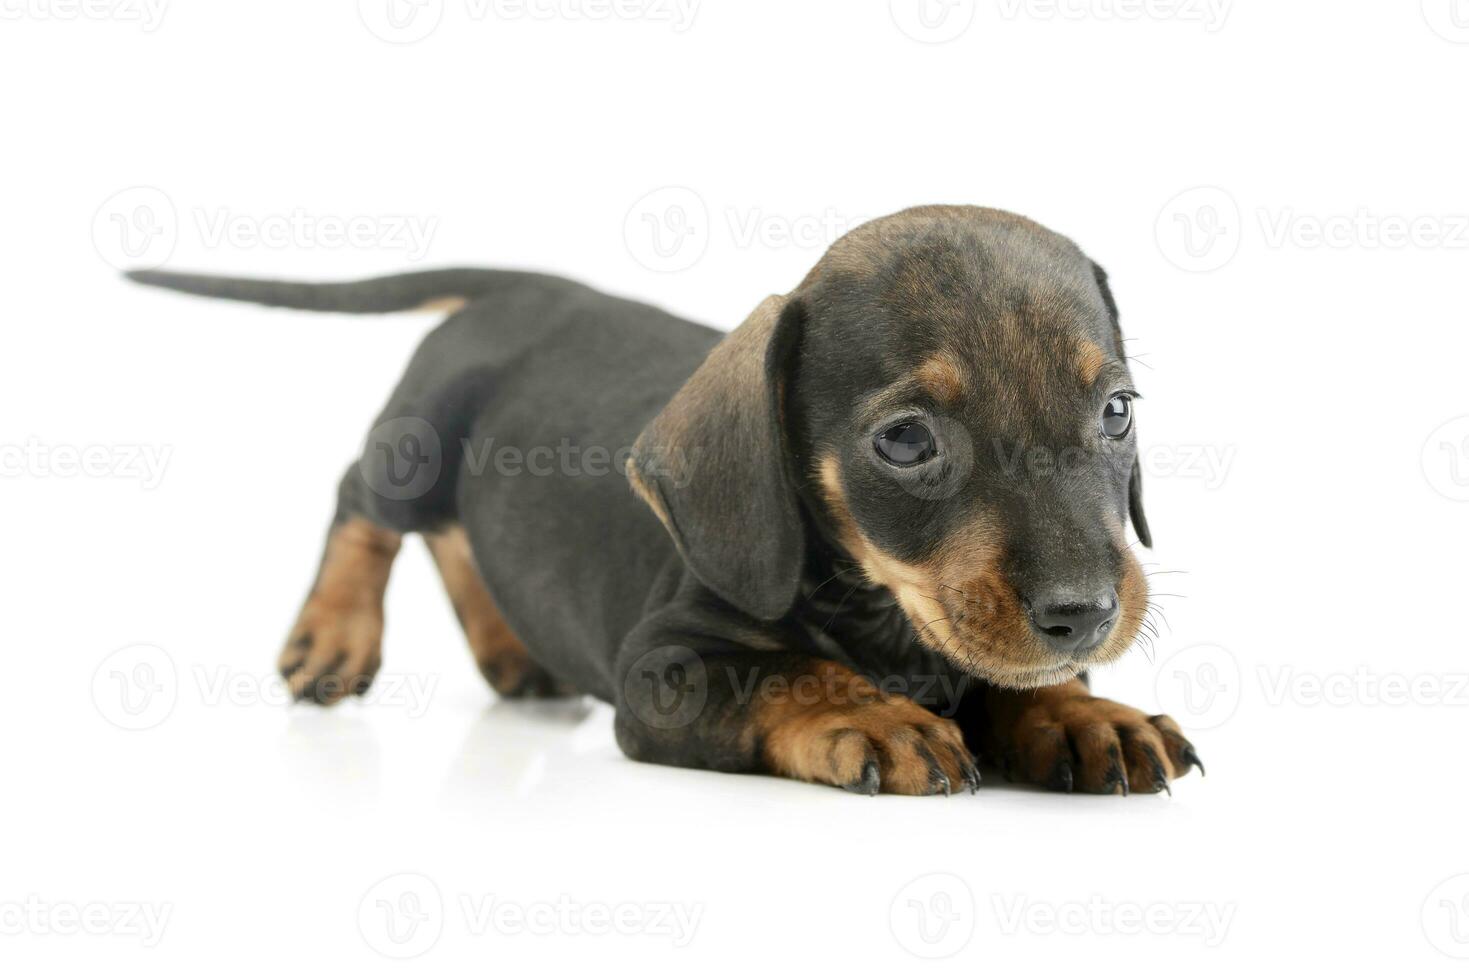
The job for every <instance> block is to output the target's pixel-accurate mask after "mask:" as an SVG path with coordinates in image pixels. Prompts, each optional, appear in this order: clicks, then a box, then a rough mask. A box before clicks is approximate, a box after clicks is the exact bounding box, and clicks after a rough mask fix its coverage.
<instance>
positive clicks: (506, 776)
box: [441, 698, 617, 804]
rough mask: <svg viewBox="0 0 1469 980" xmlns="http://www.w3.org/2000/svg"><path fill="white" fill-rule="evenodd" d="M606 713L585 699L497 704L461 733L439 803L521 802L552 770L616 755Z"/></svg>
mask: <svg viewBox="0 0 1469 980" xmlns="http://www.w3.org/2000/svg"><path fill="white" fill-rule="evenodd" d="M610 712H611V709H610V708H608V707H607V706H606V705H602V704H599V703H597V702H595V701H592V700H591V699H589V698H562V699H555V700H526V701H510V700H496V701H495V702H494V703H492V704H490V705H489V706H488V707H486V708H485V709H484V711H482V712H480V714H479V715H478V717H476V718H475V719H474V721H473V722H472V723H471V724H470V726H469V730H468V731H467V732H466V733H465V735H464V739H463V741H462V742H461V743H460V746H459V751H458V752H456V753H455V755H454V760H453V763H452V764H451V765H450V767H449V770H448V772H447V773H445V776H444V782H443V790H442V794H441V795H442V798H443V801H444V802H446V803H449V804H466V803H476V804H477V803H483V801H484V800H485V799H486V797H501V798H504V797H510V798H517V799H523V798H525V797H527V796H530V795H531V794H533V793H535V792H536V791H537V789H538V788H540V787H541V785H542V783H543V781H544V780H545V778H546V775H547V773H548V772H550V771H551V770H553V769H561V768H572V767H574V766H575V765H576V762H577V759H578V758H579V757H583V756H586V755H588V754H589V753H597V754H599V755H615V754H616V752H617V748H616V745H615V744H614V743H613V741H612V737H611V724H610Z"/></svg>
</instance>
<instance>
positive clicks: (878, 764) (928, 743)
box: [759, 665, 979, 796]
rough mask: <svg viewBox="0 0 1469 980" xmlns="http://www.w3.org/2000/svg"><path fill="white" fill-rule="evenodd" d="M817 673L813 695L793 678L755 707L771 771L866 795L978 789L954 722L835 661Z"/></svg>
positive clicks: (973, 768) (974, 771) (971, 761)
mask: <svg viewBox="0 0 1469 980" xmlns="http://www.w3.org/2000/svg"><path fill="white" fill-rule="evenodd" d="M819 676H820V677H821V680H822V682H823V683H822V684H821V685H820V690H821V691H822V693H821V694H820V695H813V696H810V697H806V696H802V691H803V688H802V686H801V685H800V684H799V682H798V683H797V684H795V685H793V686H792V689H791V692H790V693H789V694H788V696H787V697H786V698H784V699H781V700H775V701H770V702H767V703H766V704H764V705H762V706H761V710H760V712H759V718H760V727H761V729H762V733H761V743H762V746H763V749H764V753H765V757H766V762H767V763H768V764H769V766H770V767H771V769H773V770H774V771H775V772H777V773H779V774H781V775H784V776H793V777H795V778H797V779H804V780H807V781H809V782H814V783H828V784H830V785H832V786H840V787H842V788H843V789H848V790H851V791H853V792H855V793H866V794H868V795H876V794H877V793H880V792H881V793H901V794H905V795H909V796H930V795H933V794H935V793H943V794H945V795H948V794H949V793H951V792H953V791H954V790H956V789H960V788H968V789H969V790H970V791H971V792H973V791H974V790H975V789H977V788H978V786H979V770H978V768H976V766H975V764H974V758H973V757H972V756H971V755H970V754H969V750H968V749H967V748H965V747H964V735H963V733H962V732H960V730H959V726H958V725H956V724H955V723H954V722H953V721H951V720H950V719H947V718H940V717H939V716H938V715H935V714H934V713H932V712H931V711H928V710H927V709H925V708H922V707H920V706H919V705H917V704H915V703H913V702H912V701H910V700H908V699H907V698H902V697H893V696H888V695H883V694H880V693H879V692H878V690H877V688H876V687H874V686H873V685H872V684H871V683H870V682H868V681H867V680H866V679H865V678H862V677H858V676H854V675H851V674H850V673H849V672H846V671H844V670H841V668H836V667H834V665H823V669H822V670H821V671H820V672H819ZM813 689H814V688H804V690H805V691H811V690H813Z"/></svg>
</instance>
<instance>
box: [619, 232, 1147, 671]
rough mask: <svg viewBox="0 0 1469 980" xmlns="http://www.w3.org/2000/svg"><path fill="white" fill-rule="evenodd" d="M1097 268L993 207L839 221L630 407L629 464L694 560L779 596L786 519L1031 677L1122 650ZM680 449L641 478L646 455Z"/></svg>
mask: <svg viewBox="0 0 1469 980" xmlns="http://www.w3.org/2000/svg"><path fill="white" fill-rule="evenodd" d="M1135 397H1136V394H1135V392H1134V391H1133V382H1132V380H1131V378H1130V376H1129V373H1128V370H1127V363H1126V359H1125V358H1124V356H1123V348H1122V337H1121V334H1120V332H1119V329H1118V323H1117V311H1116V306H1115V304H1114V303H1113V300H1112V297H1111V294H1110V292H1109V290H1108V288H1107V282H1106V276H1105V274H1104V273H1103V272H1102V270H1101V269H1100V268H1099V267H1097V266H1096V265H1094V264H1093V263H1092V262H1091V261H1090V260H1089V259H1087V257H1086V256H1085V255H1083V254H1082V252H1081V251H1080V250H1079V249H1078V248H1077V247H1076V246H1075V245H1074V244H1072V243H1071V242H1070V241H1069V240H1068V239H1065V238H1063V237H1061V236H1059V235H1056V234H1054V233H1052V232H1049V231H1047V230H1046V229H1044V228H1042V227H1040V226H1039V225H1036V224H1034V223H1033V222H1030V221H1028V220H1026V219H1024V218H1020V217H1017V216H1015V215H1011V214H1007V213H1004V212H1000V211H992V210H986V209H980V208H964V207H930V208H917V209H914V210H910V211H904V212H902V213H900V214H896V215H893V216H891V217H888V218H883V219H880V220H878V221H873V222H869V223H868V224H865V225H863V226H861V227H860V228H858V229H856V230H854V231H853V232H851V233H850V234H848V235H846V236H845V237H843V238H842V239H841V240H839V241H838V242H837V243H836V244H835V245H833V246H832V248H831V249H830V250H829V251H828V252H827V254H826V255H825V257H824V258H823V259H822V260H821V262H820V263H819V264H818V265H817V266H816V268H815V269H813V270H812V271H811V273H810V274H809V275H808V276H807V277H806V279H805V280H804V281H803V282H802V283H801V285H800V286H799V287H797V289H796V290H794V291H793V292H792V293H790V294H789V295H787V296H783V297H781V296H775V297H771V298H769V299H767V300H766V301H765V302H764V303H762V304H761V305H760V306H759V307H758V308H757V309H756V310H755V312H754V313H753V314H752V315H751V316H750V317H749V318H748V319H747V320H746V321H745V323H743V324H742V325H741V326H740V327H739V328H738V329H737V330H735V331H734V332H733V333H731V334H730V336H729V337H728V339H726V340H724V341H723V342H721V343H720V344H719V346H718V347H716V348H715V350H714V351H713V352H712V353H711V354H710V356H709V358H708V360H707V361H706V362H705V364H704V365H703V366H702V367H701V368H700V369H699V370H698V371H697V372H696V373H695V374H694V376H693V377H692V378H691V379H690V380H689V381H688V383H687V384H686V385H685V386H684V387H683V389H681V390H680V391H679V392H678V394H677V395H676V396H675V397H674V398H673V400H672V401H671V402H670V403H669V405H668V406H667V408H666V409H665V410H664V411H663V412H662V413H661V414H660V415H659V416H658V417H657V418H656V419H655V420H654V421H653V422H652V423H651V424H650V425H649V426H648V427H647V429H646V430H645V431H644V432H643V434H642V436H641V437H640V438H639V440H638V443H637V446H636V447H635V450H634V456H633V464H632V466H631V467H630V469H629V473H630V475H631V476H632V477H633V482H634V485H635V486H636V487H637V489H638V490H639V492H640V493H641V494H642V496H643V497H644V498H645V499H646V500H647V501H648V502H649V504H650V506H652V507H653V509H654V511H655V512H656V513H657V514H658V516H659V517H660V518H661V519H662V521H663V523H664V524H665V525H666V526H667V528H668V530H669V532H670V533H671V534H672V535H673V538H674V540H675V541H676V542H677V543H678V546H679V548H680V550H681V552H682V553H683V555H684V557H685V559H686V560H687V561H688V563H689V565H690V567H691V568H692V570H693V571H694V573H695V574H696V575H697V576H698V577H699V578H700V579H701V580H702V581H703V582H704V583H705V584H706V585H707V586H708V587H709V588H711V589H712V590H713V591H714V592H716V593H717V594H719V595H720V596H721V597H722V598H724V599H726V600H727V601H729V602H731V603H732V604H734V605H736V606H738V607H740V608H742V609H744V610H745V611H746V612H748V613H750V614H751V615H754V616H756V617H759V618H762V619H775V618H778V617H779V616H781V615H783V614H784V613H786V612H787V611H788V610H789V609H790V607H791V605H792V603H793V601H794V599H795V596H796V591H797V587H798V584H799V581H800V577H801V573H802V569H803V562H804V557H805V549H806V542H807V536H806V535H807V530H808V527H809V528H810V529H811V530H813V531H814V532H815V533H816V534H818V535H820V536H821V537H822V538H824V539H825V540H826V541H828V542H830V543H832V544H833V545H834V546H836V547H837V548H839V549H840V550H841V551H842V552H843V553H844V554H845V555H848V556H850V558H851V559H852V561H853V562H855V563H856V564H857V565H859V566H860V567H861V569H862V571H863V572H864V573H865V575H866V576H867V577H868V578H869V579H870V580H871V581H873V582H874V583H877V584H880V585H882V586H884V587H886V588H887V589H889V590H891V591H892V593H893V594H894V596H895V597H896V599H897V601H898V603H899V604H900V605H901V606H902V608H903V610H904V612H905V613H906V614H907V616H908V618H909V620H910V621H911V623H912V626H913V628H914V630H915V631H916V632H917V634H918V636H919V637H920V638H921V639H922V641H923V642H924V643H925V644H927V645H928V646H930V647H932V648H933V649H934V650H937V651H939V652H940V653H942V654H943V655H944V656H945V657H947V658H948V659H949V660H951V661H952V662H953V663H955V664H956V665H957V666H959V667H961V668H962V669H965V670H967V671H969V672H971V673H973V674H976V675H978V676H980V677H982V678H984V679H986V680H989V681H991V682H993V683H996V684H1001V685H1005V686H1010V687H1037V686H1042V685H1047V684H1055V683H1058V682H1060V681H1062V680H1065V679H1067V678H1069V677H1071V676H1073V675H1074V674H1076V673H1077V672H1079V671H1080V670H1083V669H1085V668H1086V667H1087V666H1090V665H1094V664H1098V663H1102V662H1105V661H1108V660H1111V659H1114V658H1116V657H1117V656H1119V655H1121V653H1122V652H1123V651H1124V650H1125V649H1126V648H1127V647H1128V646H1129V645H1130V644H1131V642H1132V641H1133V639H1134V638H1135V636H1136V634H1137V632H1138V629H1139V627H1140V624H1141V623H1142V620H1143V614H1144V611H1145V608H1146V605H1147V586H1146V582H1145V579H1144V576H1143V574H1142V570H1141V568H1140V566H1139V565H1138V562H1137V560H1136V558H1134V557H1133V555H1132V553H1131V551H1130V549H1129V548H1128V545H1127V541H1126V537H1125V529H1126V522H1127V519H1128V515H1129V513H1130V515H1131V519H1132V523H1133V527H1134V529H1135V530H1136V532H1137V535H1138V538H1139V539H1140V540H1141V542H1142V543H1143V544H1145V545H1150V544H1151V540H1150V537H1149V532H1148V527H1147V523H1146V521H1145V519H1144V517H1143V513H1142V487H1141V482H1140V473H1139V468H1138V465H1137V447H1136V435H1135V431H1136V429H1135V426H1134V425H1133V408H1132V401H1133V399H1134V398H1135ZM670 453H673V454H677V456H678V457H679V458H682V459H688V460H695V461H696V463H695V465H694V468H693V470H692V472H691V475H690V477H689V478H688V479H687V480H681V481H674V480H671V479H669V478H668V477H666V476H663V475H660V474H662V473H664V472H665V471H666V467H662V466H660V465H658V461H659V460H661V459H667V458H668V454H670Z"/></svg>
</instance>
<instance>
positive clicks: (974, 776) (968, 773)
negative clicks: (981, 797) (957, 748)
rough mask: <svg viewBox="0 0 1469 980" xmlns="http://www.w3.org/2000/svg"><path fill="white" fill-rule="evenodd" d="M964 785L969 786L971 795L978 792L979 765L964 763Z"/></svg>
mask: <svg viewBox="0 0 1469 980" xmlns="http://www.w3.org/2000/svg"><path fill="white" fill-rule="evenodd" d="M964 785H966V786H968V787H969V792H970V794H971V795H973V794H975V793H978V792H979V767H978V766H976V765H975V764H974V763H973V762H965V763H964Z"/></svg>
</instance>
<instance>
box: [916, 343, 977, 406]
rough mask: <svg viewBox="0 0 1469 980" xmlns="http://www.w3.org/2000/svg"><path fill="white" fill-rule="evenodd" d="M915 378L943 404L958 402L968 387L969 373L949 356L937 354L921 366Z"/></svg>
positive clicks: (961, 364)
mask: <svg viewBox="0 0 1469 980" xmlns="http://www.w3.org/2000/svg"><path fill="white" fill-rule="evenodd" d="M914 376H915V377H916V378H917V379H918V383H919V384H920V385H921V386H922V387H923V389H924V390H925V391H927V392H928V393H929V394H931V395H933V396H934V397H935V398H937V399H938V400H939V401H941V402H954V401H958V400H959V398H960V397H962V396H963V394H964V392H965V390H966V389H967V387H968V384H967V382H968V371H967V370H966V369H965V367H964V365H963V363H962V362H960V361H959V360H958V359H957V358H954V357H951V356H950V355H948V354H935V355H934V356H933V357H930V358H929V359H928V360H926V361H924V362H923V364H921V365H920V366H919V368H918V370H917V371H916V372H914Z"/></svg>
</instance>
